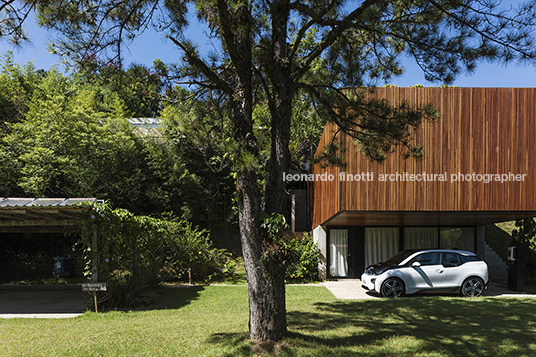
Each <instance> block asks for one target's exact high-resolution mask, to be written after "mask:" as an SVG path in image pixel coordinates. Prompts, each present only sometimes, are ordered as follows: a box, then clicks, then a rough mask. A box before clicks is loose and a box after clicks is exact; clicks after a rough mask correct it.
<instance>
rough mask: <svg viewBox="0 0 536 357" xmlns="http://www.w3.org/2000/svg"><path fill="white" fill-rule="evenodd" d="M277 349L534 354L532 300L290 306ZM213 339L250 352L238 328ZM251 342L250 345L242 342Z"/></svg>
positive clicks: (285, 352) (239, 352)
mask: <svg viewBox="0 0 536 357" xmlns="http://www.w3.org/2000/svg"><path fill="white" fill-rule="evenodd" d="M287 320H288V326H289V328H288V331H289V333H288V337H287V338H286V339H285V341H284V344H285V346H284V348H279V351H278V353H275V352H274V351H277V350H278V349H277V348H274V349H272V352H270V353H269V354H277V355H280V356H298V355H307V356H346V355H348V356H355V355H366V356H414V355H424V356H426V355H433V356H462V355H471V356H482V357H484V356H485V357H489V356H501V355H504V356H512V355H516V356H534V355H536V300H535V299H532V300H531V299H517V298H514V299H507V298H500V299H497V298H489V299H486V298H476V299H463V298H443V297H422V298H411V299H408V298H402V299H392V300H391V299H381V300H360V301H345V302H343V301H337V302H333V303H317V304H315V305H314V307H313V308H311V309H310V310H308V311H298V310H289V311H288V313H287ZM211 342H212V343H215V344H216V343H224V344H227V345H228V346H227V347H230V348H232V347H233V346H234V347H235V349H234V351H233V352H232V353H229V354H228V355H229V356H250V355H256V353H255V351H254V350H252V347H251V346H253V345H254V344H252V343H249V345H248V344H247V342H246V340H245V336H243V335H240V334H217V335H213V336H212V337H211ZM245 346H246V347H247V346H250V347H249V348H246V347H245Z"/></svg>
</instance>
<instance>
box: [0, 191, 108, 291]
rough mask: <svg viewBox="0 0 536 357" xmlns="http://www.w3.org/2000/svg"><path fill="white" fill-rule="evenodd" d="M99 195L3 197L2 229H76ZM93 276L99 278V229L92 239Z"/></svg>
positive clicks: (94, 279)
mask: <svg viewBox="0 0 536 357" xmlns="http://www.w3.org/2000/svg"><path fill="white" fill-rule="evenodd" d="M94 202H99V200H98V199H96V198H11V197H3V198H0V234H2V233H75V232H78V231H79V228H80V226H82V225H83V224H84V221H83V219H82V213H84V212H87V211H89V210H90V209H91V206H90V204H91V203H94ZM91 246H92V252H93V259H92V280H93V281H94V282H96V281H97V280H98V275H97V266H98V255H97V251H98V250H97V248H98V240H97V233H95V234H94V236H93V238H92V241H91Z"/></svg>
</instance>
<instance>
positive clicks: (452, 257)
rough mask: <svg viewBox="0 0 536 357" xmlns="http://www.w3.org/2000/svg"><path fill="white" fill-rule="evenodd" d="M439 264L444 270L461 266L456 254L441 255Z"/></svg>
mask: <svg viewBox="0 0 536 357" xmlns="http://www.w3.org/2000/svg"><path fill="white" fill-rule="evenodd" d="M441 264H443V266H444V267H445V268H451V267H457V266H459V265H461V262H460V256H459V255H458V253H443V260H442V261H441Z"/></svg>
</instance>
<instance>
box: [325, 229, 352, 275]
mask: <svg viewBox="0 0 536 357" xmlns="http://www.w3.org/2000/svg"><path fill="white" fill-rule="evenodd" d="M347 257H348V230H347V229H331V230H330V231H329V274H330V275H331V276H333V277H347V276H348V260H347Z"/></svg>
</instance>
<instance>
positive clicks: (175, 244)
mask: <svg viewBox="0 0 536 357" xmlns="http://www.w3.org/2000/svg"><path fill="white" fill-rule="evenodd" d="M83 219H84V220H85V221H86V222H88V224H87V225H86V226H85V227H84V228H83V230H82V232H81V239H80V241H79V242H78V244H77V247H78V248H79V249H81V250H82V251H83V252H84V260H85V262H86V268H85V275H86V276H88V277H90V276H91V261H92V259H93V252H92V251H91V240H92V237H93V235H94V233H95V232H97V234H98V237H99V248H98V249H99V252H98V253H99V254H98V260H99V262H100V264H99V272H98V275H99V280H101V281H104V282H110V284H111V287H110V289H109V290H110V291H109V299H110V302H109V304H111V305H110V306H112V305H113V304H121V305H119V306H135V305H136V304H141V303H142V302H146V300H147V299H149V298H150V297H151V296H152V295H151V294H150V293H149V292H148V290H153V289H154V287H155V286H156V285H157V284H158V282H160V281H188V279H189V270H190V269H191V275H192V279H193V280H194V281H208V280H217V279H220V278H223V277H225V276H229V275H232V274H233V273H234V269H233V267H234V265H233V263H230V261H231V260H232V259H231V255H230V254H229V253H227V252H226V251H225V250H222V249H215V248H213V247H212V245H211V242H210V240H209V239H208V236H207V233H206V232H205V231H199V230H198V229H197V228H194V227H192V224H191V223H189V222H186V221H173V220H163V219H157V218H152V217H148V216H137V215H134V214H132V213H131V212H129V211H127V210H125V209H112V207H111V206H110V205H108V204H101V203H96V204H94V205H93V207H92V209H91V210H90V211H89V212H87V213H85V214H84V217H83ZM123 304H127V305H123Z"/></svg>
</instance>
